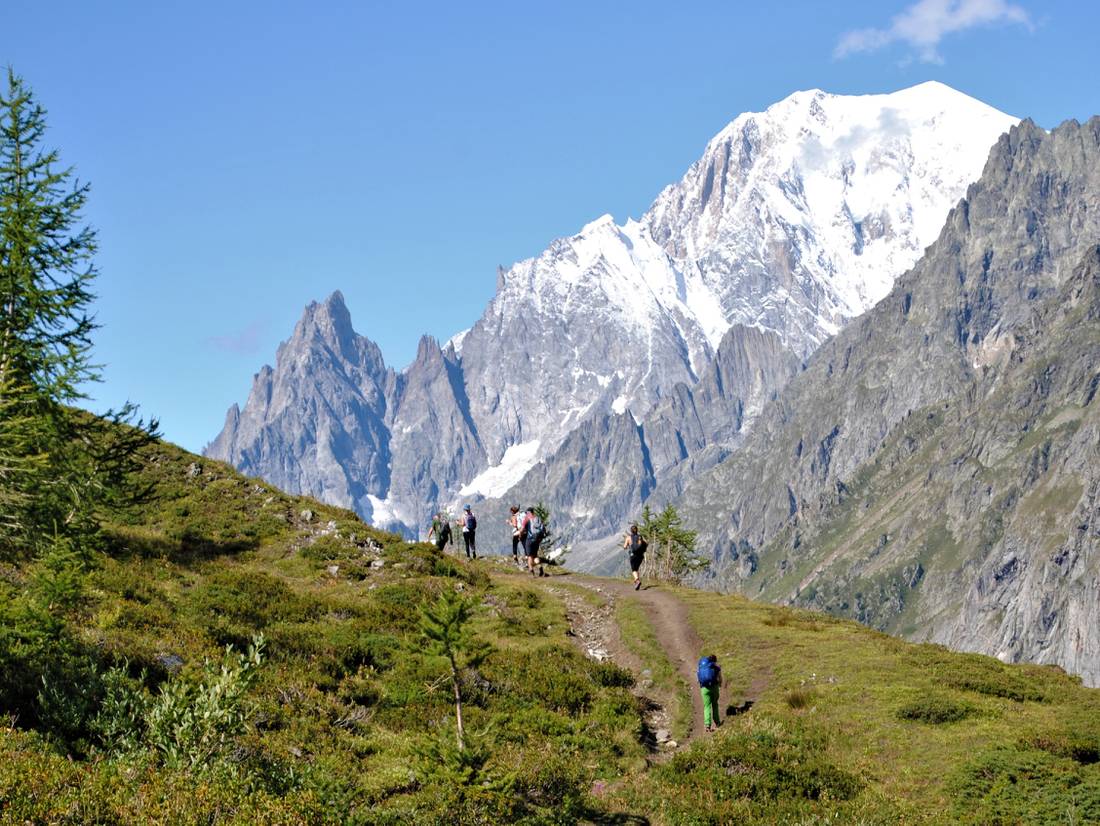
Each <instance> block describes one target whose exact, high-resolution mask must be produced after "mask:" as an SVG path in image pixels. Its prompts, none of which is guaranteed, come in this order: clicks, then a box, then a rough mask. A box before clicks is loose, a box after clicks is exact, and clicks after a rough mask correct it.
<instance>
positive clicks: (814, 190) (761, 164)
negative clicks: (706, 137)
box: [208, 83, 1015, 533]
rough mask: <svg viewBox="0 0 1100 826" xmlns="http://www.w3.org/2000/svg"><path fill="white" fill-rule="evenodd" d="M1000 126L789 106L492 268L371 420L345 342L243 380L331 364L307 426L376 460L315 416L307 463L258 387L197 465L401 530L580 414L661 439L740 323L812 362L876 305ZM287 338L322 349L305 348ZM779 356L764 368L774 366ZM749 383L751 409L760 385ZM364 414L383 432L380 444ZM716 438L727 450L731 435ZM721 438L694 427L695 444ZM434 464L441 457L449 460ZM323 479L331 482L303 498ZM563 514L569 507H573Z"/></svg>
mask: <svg viewBox="0 0 1100 826" xmlns="http://www.w3.org/2000/svg"><path fill="white" fill-rule="evenodd" d="M1014 122H1015V119H1014V118H1012V117H1010V116H1008V115H1005V114H1003V113H1000V112H998V111H996V110H994V109H992V108H990V107H989V106H987V105H985V104H983V103H981V102H979V101H977V100H974V99H973V98H970V97H967V96H966V95H963V94H961V93H959V92H956V91H954V90H952V89H950V88H948V87H946V86H943V85H942V84H938V83H925V84H922V85H920V86H916V87H913V88H911V89H906V90H903V91H901V92H897V93H894V94H889V95H867V96H859V97H845V96H839V95H829V94H826V93H824V92H820V91H811V92H798V93H796V94H794V95H791V96H790V97H789V98H787V99H786V100H784V101H781V102H780V103H777V104H775V105H774V106H771V107H769V108H768V109H767V110H766V111H765V112H762V113H750V114H744V115H741V116H739V117H738V118H736V119H735V120H734V121H733V122H732V123H730V124H729V125H728V126H727V127H726V128H725V129H723V130H722V131H721V132H720V133H719V134H718V135H717V136H715V138H714V139H713V140H712V141H711V142H710V143H709V144H708V145H707V148H706V151H705V152H704V154H703V157H702V158H700V160H699V161H697V162H696V163H695V164H693V165H692V167H691V168H690V169H689V170H688V172H687V174H686V175H685V176H684V178H683V179H682V180H681V181H680V182H679V183H676V184H674V185H672V186H670V187H668V188H666V189H665V190H664V191H663V192H662V193H661V194H660V196H659V197H658V198H657V200H656V202H655V203H654V204H653V206H652V207H651V208H650V209H649V210H648V211H647V212H646V214H645V215H644V216H642V218H641V219H640V220H638V221H632V220H631V221H627V222H626V223H625V224H624V225H622V226H619V225H616V224H615V222H614V221H613V219H612V218H611V217H610V216H603V217H602V218H599V219H597V220H595V221H593V222H591V223H590V224H588V225H587V226H585V227H584V228H583V229H582V230H581V231H580V232H579V233H578V234H577V235H575V236H572V237H570V238H565V239H560V240H557V241H555V242H553V243H552V244H551V245H550V246H549V247H548V248H547V249H546V250H545V251H544V252H542V253H541V254H540V255H538V256H536V257H534V258H531V259H528V260H525V261H521V262H519V263H517V264H515V265H513V266H512V267H510V268H508V269H507V270H503V271H501V272H500V273H499V274H498V288H497V294H496V296H495V297H494V298H493V300H492V301H491V302H490V304H489V306H488V307H487V308H486V310H485V313H484V314H483V316H482V317H481V319H479V320H478V321H477V323H476V324H474V325H473V326H472V327H471V328H470V329H469V330H467V331H464V332H463V333H460V334H459V335H457V336H456V337H455V338H454V339H452V341H451V342H449V343H448V344H447V345H445V346H444V347H443V348H440V347H439V346H438V345H435V343H434V342H430V344H429V345H427V346H426V345H425V344H423V343H422V346H421V351H422V352H421V353H420V354H418V357H417V361H416V362H414V364H413V365H411V366H410V367H409V368H407V369H406V370H405V371H403V372H402V373H400V374H396V375H395V378H394V379H393V380H392V381H389V383H388V384H386V386H387V387H391V388H393V389H392V390H391V391H387V393H384V394H383V395H384V397H385V398H384V400H383V404H382V407H383V408H384V410H383V411H382V412H378V411H379V407H378V404H377V403H376V402H377V398H378V394H377V391H376V388H378V387H380V386H381V385H382V384H383V383H385V382H384V381H383V380H382V379H381V378H380V373H379V369H380V368H379V367H378V366H377V365H373V363H372V365H371V367H370V369H369V370H368V371H366V372H364V371H363V369H362V368H361V366H359V365H354V364H351V365H348V366H350V367H351V368H352V369H345V366H344V365H341V364H340V363H339V358H336V359H335V360H333V359H332V358H330V357H329V355H330V354H333V353H335V354H342V353H344V352H345V351H347V352H353V351H354V348H352V350H348V348H343V349H341V348H332V347H329V348H328V349H327V350H326V351H325V352H326V356H325V358H323V359H312V360H311V359H309V358H306V357H304V356H301V355H298V356H296V357H294V358H291V355H290V354H287V353H284V352H283V350H281V351H280V362H279V364H277V365H276V368H275V370H274V371H272V370H271V368H265V371H262V372H261V373H260V374H259V375H258V376H257V382H266V383H270V384H271V386H278V385H280V382H282V383H283V384H285V383H286V381H287V380H286V379H283V378H281V377H280V376H281V373H282V372H285V370H284V368H283V367H281V366H280V365H281V364H283V362H286V363H287V364H288V365H289V364H298V363H311V364H314V363H316V364H326V363H327V364H328V367H327V368H318V369H328V370H332V371H334V373H336V374H339V375H340V376H341V378H340V380H339V381H335V380H334V381H322V380H319V379H318V377H317V376H311V377H299V379H297V381H299V382H308V384H309V392H310V393H313V394H319V395H317V396H316V398H313V400H312V401H311V402H310V403H309V404H308V405H303V406H302V407H301V411H300V414H301V416H309V415H311V413H310V410H315V409H321V408H323V409H325V410H328V411H331V410H342V409H358V408H360V407H364V406H366V407H368V408H369V409H370V410H371V411H372V413H371V416H370V421H371V426H370V428H369V429H370V432H371V433H372V442H371V444H377V445H379V446H380V447H379V451H378V457H379V461H367V460H365V459H364V457H363V456H362V455H361V453H362V451H363V449H364V448H363V447H362V445H361V444H360V442H361V441H362V440H361V439H359V437H358V435H357V434H358V433H360V432H362V427H361V426H360V425H358V424H356V422H354V421H351V420H349V427H350V429H344V430H341V429H340V427H339V421H340V417H339V416H335V417H333V416H328V417H327V419H326V421H327V422H329V424H328V425H326V427H327V428H328V429H327V430H326V431H325V434H324V437H325V441H326V446H325V447H324V448H323V449H321V448H319V446H318V445H317V444H315V443H311V442H310V437H309V433H311V432H316V428H311V427H310V426H308V425H306V424H303V423H301V422H299V423H297V424H292V423H291V422H290V421H289V420H288V419H287V416H288V415H289V416H291V418H293V413H292V412H290V411H288V409H286V408H284V409H283V410H282V411H281V412H280V414H279V417H278V418H277V419H276V418H269V416H268V414H267V413H266V412H264V410H261V409H260V407H262V406H258V405H259V401H254V400H257V399H258V400H263V399H264V398H268V396H265V393H266V390H265V389H264V388H254V390H253V394H252V397H250V401H249V403H248V405H246V408H245V410H244V411H242V412H240V413H239V414H238V413H235V412H234V411H231V414H230V416H229V417H227V421H226V428H225V429H224V430H223V432H222V434H220V435H219V437H218V438H217V439H216V440H215V442H214V443H212V444H211V445H210V447H209V448H208V454H209V455H212V456H215V457H217V458H222V459H226V460H228V461H230V462H233V463H234V464H237V465H238V466H242V467H243V466H245V464H247V467H246V469H247V470H249V471H250V472H253V473H258V474H259V475H262V476H265V477H267V478H271V479H273V480H278V481H280V482H281V483H283V484H287V485H288V486H290V488H291V489H292V490H296V491H301V492H305V493H312V494H316V495H320V496H322V497H324V498H328V499H329V500H330V501H338V502H339V503H340V504H347V505H352V506H355V507H356V508H357V509H358V510H359V511H360V512H361V513H363V514H364V515H365V516H366V517H367V518H371V517H372V515H375V517H376V518H378V517H380V516H381V515H382V514H386V515H387V517H388V518H389V521H387V522H386V524H387V525H388V526H389V527H403V528H404V529H405V530H407V531H408V532H410V533H415V531H416V528H417V526H418V524H420V523H421V522H422V521H423V520H424V518H425V517H426V515H427V514H428V513H429V511H430V509H431V508H432V507H433V506H434V505H436V504H438V503H446V502H453V501H454V500H455V499H456V498H457V497H459V496H463V497H476V496H486V497H492V496H500V495H502V494H504V493H506V492H507V490H508V489H509V488H511V487H512V486H513V485H514V484H516V483H518V482H520V480H521V479H523V477H524V476H525V474H526V473H527V472H528V471H529V470H530V469H531V468H532V467H534V466H535V465H536V464H537V463H539V462H540V461H543V460H546V461H548V462H551V463H552V462H554V461H555V459H554V457H555V455H556V453H557V452H558V451H559V449H560V448H561V447H562V446H563V444H564V443H565V441H566V440H567V438H568V437H569V436H570V434H572V433H574V432H577V429H578V427H579V426H580V425H582V424H583V423H585V422H590V421H592V420H593V419H594V418H599V417H609V416H611V417H614V416H629V417H632V419H633V422H630V421H629V420H628V421H627V422H626V424H627V425H628V427H627V428H626V431H629V429H630V428H631V427H635V426H639V425H638V423H641V422H644V421H645V420H646V418H647V417H648V416H650V415H651V414H652V415H657V414H658V410H659V416H660V418H661V421H662V429H663V430H664V431H669V416H672V415H675V414H676V411H678V410H681V409H683V406H682V405H678V404H672V403H669V402H667V401H666V400H667V399H669V398H670V397H672V396H676V397H677V398H682V397H683V392H682V390H676V388H691V387H693V386H695V385H696V384H697V383H698V382H699V381H700V379H701V378H702V377H705V376H706V375H707V374H708V368H709V366H710V364H711V362H712V360H713V359H714V357H715V353H716V351H717V348H718V346H719V343H720V342H721V341H722V340H723V337H724V336H725V335H726V333H727V332H728V331H730V329H731V328H732V327H734V325H739V326H742V327H748V328H757V329H759V330H761V331H765V332H770V333H774V334H775V335H776V336H778V337H779V342H780V344H781V346H782V347H784V348H786V349H787V350H789V351H790V352H791V353H792V354H793V356H794V357H795V358H804V357H805V356H806V355H808V354H809V353H810V352H812V351H813V350H814V349H815V348H816V347H817V346H818V345H819V344H820V343H821V342H822V341H823V340H825V339H826V338H827V337H828V336H830V335H832V334H833V333H834V332H836V331H837V330H838V329H839V328H840V327H841V326H842V325H843V324H844V323H845V322H846V321H847V320H848V319H850V318H852V317H854V316H856V315H858V314H860V313H862V312H864V311H865V310H866V309H868V308H869V307H871V306H872V305H873V304H874V303H875V302H876V301H877V300H878V299H879V298H881V297H882V296H883V295H885V294H886V292H887V291H888V290H889V288H890V286H891V284H892V282H893V279H894V278H895V277H896V276H898V275H899V274H900V273H902V272H903V271H904V270H905V269H907V268H908V267H909V266H911V265H912V264H913V263H914V262H915V261H916V260H917V258H918V257H919V255H920V253H921V252H922V250H923V249H924V247H925V246H926V245H928V244H930V243H931V242H932V241H933V240H934V238H935V235H936V233H937V232H938V230H939V227H940V225H941V223H942V222H943V220H944V218H945V216H946V215H947V212H948V210H949V208H950V207H951V206H953V205H954V204H955V202H957V200H958V199H959V198H960V197H961V196H962V195H963V194H964V192H965V189H966V186H967V184H968V183H969V182H970V181H972V180H974V179H976V178H977V176H978V174H979V173H980V171H981V167H982V164H983V162H984V160H985V158H986V156H987V154H988V151H989V148H990V146H992V144H993V142H994V141H995V139H996V138H997V136H998V135H999V134H1001V133H1002V132H1003V131H1005V130H1006V129H1007V128H1008V127H1009V126H1011V125H1012V124H1013V123H1014ZM341 306H342V303H341ZM296 341H298V345H296V346H302V347H307V348H309V347H315V346H317V345H316V340H315V339H309V338H303V337H296ZM358 346H359V345H357V347H358ZM769 346H770V345H769ZM284 349H286V348H285V347H284ZM360 349H363V348H362V347H360ZM365 351H366V350H364V352H365ZM429 351H430V352H429ZM769 352H770V351H769ZM776 358H777V357H776V356H775V355H774V354H773V355H769V356H768V359H769V360H770V362H769V363H771V362H774V363H778V362H776V361H775V359H776ZM745 363H754V360H753V359H748V360H745ZM359 374H362V375H364V376H367V375H368V374H369V376H370V377H371V378H370V381H367V382H366V383H365V384H364V386H363V388H362V389H361V391H360V390H357V389H353V385H354V383H355V380H354V376H356V375H359ZM768 374H769V375H774V376H779V375H786V371H785V370H774V371H769V373H768ZM376 376H377V377H379V378H377V379H376V378H374V377H376ZM265 386H266V385H265ZM428 386H430V387H433V388H437V389H439V388H442V389H443V390H445V391H446V392H444V393H443V396H444V398H445V399H446V404H445V407H446V411H449V412H447V413H446V415H445V416H439V415H435V414H434V413H433V412H432V411H431V410H424V409H421V408H420V407H419V403H423V404H425V405H427V406H428V407H429V408H431V407H432V406H433V405H434V404H435V402H434V401H433V399H434V398H436V397H435V396H432V395H430V394H427V393H423V394H419V395H418V396H417V398H418V399H419V402H418V404H415V405H414V404H411V403H409V402H404V403H403V402H402V399H403V398H405V396H406V395H407V391H406V390H404V388H408V387H412V388H416V387H428ZM719 389H720V388H719ZM758 390H759V392H757V393H756V396H755V397H754V398H756V397H762V396H763V395H766V392H767V391H768V388H758ZM360 392H362V393H363V394H367V395H369V396H370V398H371V400H372V401H370V403H367V401H366V397H365V396H364V397H362V398H360V397H359V396H357V394H358V393H360ZM403 394H405V395H403ZM704 396H706V397H707V398H713V396H714V392H713V391H712V390H707V391H706V393H705V394H704ZM288 398H289V396H288ZM738 403H740V401H738ZM755 403H756V402H753V404H755ZM402 405H403V407H404V411H405V412H404V413H403V414H401V413H399V412H397V411H398V408H399V407H401V406H402ZM252 407H256V409H255V410H251V409H250V408H252ZM742 412H744V411H742ZM750 412H751V411H750ZM345 418H346V417H345ZM398 418H400V419H401V422H400V423H398ZM712 419H713V417H711V419H707V417H703V418H702V419H700V421H711V420H712ZM376 420H378V421H381V422H383V423H384V424H385V427H386V433H385V434H382V435H378V434H376V433H375V430H374V427H375V424H374V423H375V421H376ZM242 421H245V422H247V423H248V427H247V428H244V429H242V428H241V426H240V424H239V423H240V422H242ZM333 422H335V423H336V424H333ZM738 424H739V428H744V427H748V426H750V425H751V416H744V417H742V415H741V414H738ZM708 427H709V425H708ZM715 427H716V429H717V431H718V432H720V433H721V434H723V435H722V437H721V438H723V439H727V440H728V438H729V435H730V434H729V430H730V429H729V428H728V427H727V426H725V425H723V424H720V423H719V424H716V425H715ZM334 428H335V429H334ZM673 429H674V428H673ZM284 430H285V434H284V435H282V436H280V435H279V434H280V433H283V432H284ZM589 430H590V431H591V432H592V433H593V434H599V433H604V432H615V433H619V434H622V433H623V432H626V431H624V430H623V429H622V427H619V426H616V427H613V428H602V427H596V428H589ZM452 431H453V432H452ZM669 432H671V431H669ZM287 434H293V438H290V436H289V435H287ZM714 435H715V434H709V435H708V434H707V433H701V434H700V435H699V437H698V438H697V439H696V440H695V441H694V442H693V444H694V445H696V446H698V445H706V444H707V443H708V439H710V440H713V437H714ZM594 438H595V437H594ZM574 441H575V440H574ZM271 444H277V445H279V446H280V447H279V451H278V456H277V463H278V464H277V466H276V465H273V466H272V467H270V468H269V467H267V462H266V460H264V459H263V458H262V457H263V455H265V453H264V450H263V449H262V447H261V446H262V445H271ZM441 446H442V447H441ZM646 449H647V448H645V447H644V446H643V449H642V452H641V453H631V454H630V455H644V454H645V450H646ZM448 450H451V451H453V455H446V456H444V455H441V452H445V451H448ZM577 450H578V445H576V444H573V445H572V446H571V448H570V449H569V450H567V451H566V454H564V455H563V456H561V457H559V459H558V461H568V462H578V461H584V459H583V457H584V455H585V451H584V450H583V449H582V450H581V452H580V453H578V452H577ZM681 452H682V453H683V454H684V456H685V457H686V455H687V453H688V452H690V451H689V449H688V448H687V447H686V446H685V447H683V448H681ZM566 457H568V458H566ZM272 461H275V458H274V457H273V459H272ZM295 462H299V463H304V464H306V465H309V464H311V463H318V462H323V463H329V464H331V463H335V464H336V465H338V471H339V472H337V469H336V468H331V467H330V468H327V469H325V470H323V471H321V470H311V471H308V472H306V471H297V472H287V468H288V467H289V466H290V465H293V464H294V463H295ZM242 463H243V464H242ZM380 465H384V466H382V467H380ZM650 472H652V469H651V471H650ZM558 476H560V474H558ZM567 476H568V474H566V477H567ZM321 478H329V479H331V478H340V479H341V480H344V481H341V484H340V485H337V486H333V485H327V486H322V487H315V486H312V485H311V483H310V480H311V479H321ZM658 481H659V480H658ZM645 489H648V488H645ZM340 490H346V491H353V490H354V491H357V492H358V495H352V494H350V493H348V494H346V495H345V494H343V493H340ZM643 492H644V490H643ZM368 493H369V497H368ZM592 495H593V496H596V495H599V491H598V490H594V491H593V492H592ZM639 495H641V494H639ZM570 510H571V511H572V512H583V511H584V510H585V508H584V503H577V502H573V503H572V504H571V507H570ZM605 516H606V515H605ZM379 521H386V520H381V519H379Z"/></svg>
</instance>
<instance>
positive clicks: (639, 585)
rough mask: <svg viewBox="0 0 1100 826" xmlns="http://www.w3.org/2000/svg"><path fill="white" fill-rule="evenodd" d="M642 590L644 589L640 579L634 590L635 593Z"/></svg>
mask: <svg viewBox="0 0 1100 826" xmlns="http://www.w3.org/2000/svg"><path fill="white" fill-rule="evenodd" d="M641 588H642V581H641V580H640V579H639V580H638V581H637V582H635V583H634V590H635V591H640V590H641Z"/></svg>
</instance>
